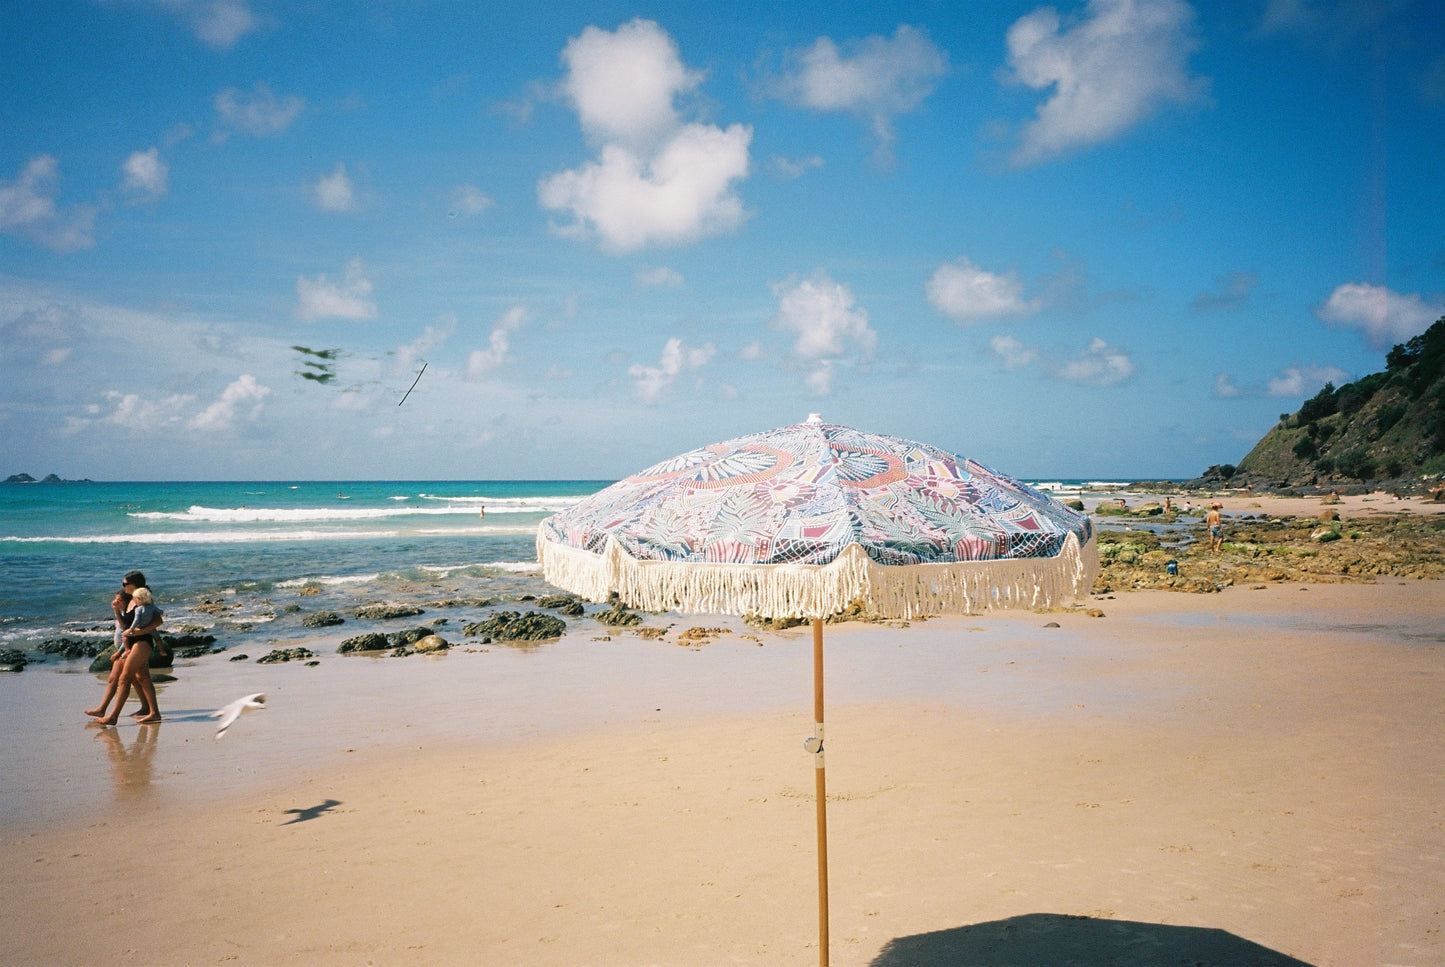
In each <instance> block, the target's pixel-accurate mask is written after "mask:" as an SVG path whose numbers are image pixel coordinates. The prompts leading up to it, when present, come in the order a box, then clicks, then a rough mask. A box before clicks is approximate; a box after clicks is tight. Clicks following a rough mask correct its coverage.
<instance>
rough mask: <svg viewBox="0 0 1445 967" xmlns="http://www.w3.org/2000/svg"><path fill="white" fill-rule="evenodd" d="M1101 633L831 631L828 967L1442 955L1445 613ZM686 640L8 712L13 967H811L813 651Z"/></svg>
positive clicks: (297, 670)
mask: <svg viewBox="0 0 1445 967" xmlns="http://www.w3.org/2000/svg"><path fill="white" fill-rule="evenodd" d="M1089 604H1090V606H1092V607H1097V608H1099V609H1101V610H1102V611H1103V612H1104V615H1105V616H1104V617H1101V618H1100V617H1090V616H1088V615H1087V614H1084V613H1067V614H1032V613H1009V614H998V615H983V616H978V617H961V618H946V619H934V620H932V621H928V622H923V623H914V624H913V626H912V627H910V628H906V629H899V628H890V627H886V626H876V625H841V626H830V627H829V628H828V629H827V656H828V659H827V660H828V668H827V685H828V703H829V704H828V717H827V718H828V733H827V739H828V742H827V748H828V751H827V756H828V758H827V764H828V784H829V793H830V802H829V815H828V819H829V826H830V857H829V859H830V873H831V876H830V881H831V898H832V938H833V939H832V948H831V949H832V962H833V963H834V964H840V965H847V964H876V965H890V967H891V965H902V964H912V965H933V964H939V965H941V964H954V963H974V962H977V963H990V964H1016V963H1049V962H1063V961H1066V960H1068V958H1070V957H1072V958H1073V960H1072V961H1071V962H1075V963H1082V964H1086V965H1087V964H1094V965H1099V964H1105V963H1109V964H1135V963H1137V964H1146V963H1148V964H1156V963H1172V962H1180V961H1182V962H1189V963H1208V964H1229V963H1242V962H1260V963H1300V962H1303V963H1308V964H1315V965H1326V964H1331V965H1333V964H1339V965H1346V964H1351V965H1352V964H1359V963H1382V964H1384V963H1388V964H1412V965H1415V964H1418V965H1425V964H1438V963H1441V962H1442V961H1445V938H1442V931H1445V913H1442V909H1445V908H1442V904H1441V901H1440V897H1442V896H1445V807H1442V803H1445V776H1442V771H1441V770H1440V768H1439V764H1440V763H1441V762H1442V761H1445V738H1442V726H1445V647H1442V646H1445V620H1442V619H1445V585H1442V584H1440V583H1438V582H1422V581H1415V582H1400V581H1386V582H1382V583H1381V584H1377V585H1347V586H1341V585H1331V586H1314V585H1306V586H1301V585H1280V586H1271V587H1269V588H1268V589H1265V590H1258V591H1254V590H1248V589H1243V588H1236V589H1229V590H1227V591H1225V592H1224V593H1222V594H1216V595H1181V594H1171V593H1167V592H1135V593H1130V594H1122V595H1118V596H1117V597H1114V598H1111V599H1104V600H1095V601H1090V602H1089ZM676 621H677V627H678V628H679V629H680V628H682V627H687V626H691V625H706V626H711V627H718V626H723V627H727V628H730V629H732V630H733V632H734V633H732V634H727V635H723V636H720V637H718V638H716V639H714V640H712V641H711V642H710V643H707V644H705V645H702V646H701V647H697V648H688V647H681V646H679V645H677V644H675V643H672V642H671V640H670V639H665V640H662V641H644V640H642V639H639V638H636V637H634V636H632V635H630V634H628V633H625V632H624V633H621V634H615V635H614V636H613V639H612V640H611V641H599V640H593V638H590V637H585V636H581V635H578V636H569V637H568V638H564V639H562V641H560V642H558V643H556V644H552V645H543V646H541V647H539V648H536V649H535V650H532V651H528V652H522V651H518V650H513V649H508V648H505V647H501V646H491V647H490V648H488V649H486V650H482V649H480V648H478V649H475V650H472V651H464V650H458V651H457V652H455V653H453V654H449V655H446V656H444V657H440V658H436V659H427V658H420V657H413V658H407V659H384V658H375V659H373V658H355V657H344V656H336V655H331V654H326V653H325V652H326V651H327V650H328V645H327V641H326V640H325V639H318V641H317V643H316V644H317V647H315V648H313V650H316V651H318V652H322V653H323V657H322V660H321V663H320V664H319V665H318V666H316V667H312V668H308V667H304V666H299V665H295V664H289V665H270V666H259V665H256V664H255V663H254V662H251V663H227V662H222V661H217V659H216V658H215V657H212V658H209V659H205V660H203V661H202V662H199V663H196V664H194V665H192V666H186V665H184V664H183V665H182V666H181V667H179V668H178V669H177V679H178V680H177V681H175V682H173V683H169V684H167V685H166V686H164V688H163V690H162V692H161V703H162V709H163V711H164V712H165V713H166V714H167V721H166V722H165V723H163V724H161V725H159V726H149V727H146V726H137V725H134V724H124V725H122V726H121V727H120V728H118V729H113V730H98V729H87V728H86V727H85V725H84V724H83V718H84V717H83V716H82V715H81V713H80V710H81V709H83V708H85V707H87V706H88V705H89V704H91V703H92V702H93V701H94V698H95V696H96V695H98V693H99V690H100V687H101V686H100V684H99V682H98V680H97V679H96V678H95V677H94V676H91V675H88V674H53V673H50V672H42V673H40V674H35V675H34V677H33V678H30V675H31V674H34V673H27V676H26V677H27V679H29V680H26V681H23V682H20V681H17V680H16V679H10V680H0V729H3V734H5V735H6V736H7V746H8V748H7V749H6V750H5V751H4V752H3V754H0V770H3V771H0V775H4V776H5V780H4V791H3V793H0V804H3V807H4V812H3V816H0V836H3V844H4V846H3V851H4V852H3V860H4V861H3V863H0V895H3V896H4V897H5V898H6V900H5V904H6V910H5V913H6V922H7V924H8V926H7V928H6V930H4V931H3V932H0V963H17V964H19V963H79V962H85V961H90V960H100V959H102V958H104V959H109V960H110V961H112V962H120V963H145V964H206V963H215V964H224V963H258V964H265V963H308V964H323V965H325V964H338V965H340V964H365V963H376V964H453V963H455V964H473V963H486V964H518V965H522V964H527V965H550V964H557V965H564V964H565V965H573V964H599V965H637V964H679V965H682V964H720V963H741V964H811V963H816V962H817V960H818V951H817V947H816V933H817V926H816V895H815V883H816V873H815V863H816V858H815V849H814V825H813V823H814V817H813V808H814V807H813V801H812V788H813V775H812V773H813V770H812V761H811V757H810V756H809V755H808V754H807V753H806V752H804V751H803V748H802V740H803V739H804V738H806V737H807V736H808V735H809V734H810V733H811V731H812V726H811V720H812V716H811V665H810V660H811V659H810V651H809V636H808V632H807V630H806V629H798V630H797V631H796V632H785V633H778V634H762V635H759V636H758V638H759V639H760V641H761V644H758V643H755V642H753V641H749V640H746V639H745V638H743V637H742V634H741V633H746V629H744V628H743V627H742V626H741V625H740V624H738V623H736V622H734V621H730V620H728V619H714V618H705V619H676ZM1052 622H1057V623H1058V625H1059V626H1060V627H1057V628H1049V627H1046V625H1048V624H1049V623H1052ZM651 623H663V622H660V621H658V620H657V619H654V620H653V622H651ZM251 691H264V692H266V693H267V694H268V696H269V699H270V707H268V708H267V709H266V710H265V711H263V712H258V713H255V714H252V715H248V716H246V717H244V718H242V719H241V720H240V721H239V722H238V723H237V725H236V726H235V727H234V728H233V730H232V731H231V732H230V733H229V734H228V735H227V736H226V737H225V738H224V739H222V740H220V741H217V740H216V739H215V738H214V737H213V735H214V724H213V722H212V720H210V719H209V718H208V717H207V713H208V712H209V711H210V710H211V709H213V708H219V707H220V706H221V705H223V704H225V703H226V702H228V701H230V700H232V699H234V698H237V697H239V696H240V695H242V694H246V693H247V692H251ZM122 841H124V842H127V843H134V844H136V845H135V846H134V847H121V846H120V845H119V844H120V843H121V842H122ZM1011 958H1012V959H1011ZM1247 958H1253V961H1251V960H1249V959H1247ZM1271 958H1273V959H1271Z"/></svg>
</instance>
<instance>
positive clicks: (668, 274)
mask: <svg viewBox="0 0 1445 967" xmlns="http://www.w3.org/2000/svg"><path fill="white" fill-rule="evenodd" d="M637 284H638V286H639V287H640V288H643V289H657V288H668V289H678V288H681V287H682V273H681V272H678V271H677V270H676V269H672V268H668V267H667V266H666V265H656V266H653V267H652V268H648V269H638V270H637Z"/></svg>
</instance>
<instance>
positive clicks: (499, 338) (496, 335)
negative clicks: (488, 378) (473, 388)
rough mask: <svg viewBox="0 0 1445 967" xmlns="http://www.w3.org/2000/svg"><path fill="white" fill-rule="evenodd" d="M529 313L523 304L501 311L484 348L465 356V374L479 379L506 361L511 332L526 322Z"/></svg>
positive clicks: (509, 347)
mask: <svg viewBox="0 0 1445 967" xmlns="http://www.w3.org/2000/svg"><path fill="white" fill-rule="evenodd" d="M528 318H529V314H528V312H527V310H526V308H525V307H524V306H512V308H510V309H508V310H507V311H506V312H504V313H502V315H501V317H500V318H499V319H498V320H497V324H496V326H495V327H493V329H492V333H491V335H490V336H489V337H488V339H487V348H486V349H474V350H472V354H471V355H470V356H468V357H467V375H468V376H471V377H472V378H473V379H480V378H481V377H483V376H485V375H487V374H488V373H490V372H491V371H492V370H494V369H496V368H497V367H498V366H500V365H502V363H504V362H506V361H507V353H508V352H509V351H510V350H511V335H510V334H511V333H512V332H515V331H516V330H518V329H520V328H521V327H522V326H524V325H525V324H526V323H527V320H528Z"/></svg>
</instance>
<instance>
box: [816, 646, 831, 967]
mask: <svg viewBox="0 0 1445 967" xmlns="http://www.w3.org/2000/svg"><path fill="white" fill-rule="evenodd" d="M813 723H814V726H815V728H816V729H817V732H816V733H814V736H813V737H814V738H815V739H816V740H817V742H818V747H817V750H816V751H815V752H814V756H815V757H816V761H815V763H814V765H815V768H814V770H813V774H814V776H815V777H816V778H815V785H816V786H817V797H818V963H819V964H821V965H822V967H828V782H827V778H826V772H827V770H826V769H824V767H823V619H822V618H814V619H813Z"/></svg>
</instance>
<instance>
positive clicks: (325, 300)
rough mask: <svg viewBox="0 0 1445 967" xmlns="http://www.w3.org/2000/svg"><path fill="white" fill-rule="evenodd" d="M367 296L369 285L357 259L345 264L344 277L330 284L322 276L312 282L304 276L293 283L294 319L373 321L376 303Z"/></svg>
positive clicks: (369, 293) (309, 320) (324, 276)
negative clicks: (294, 294)
mask: <svg viewBox="0 0 1445 967" xmlns="http://www.w3.org/2000/svg"><path fill="white" fill-rule="evenodd" d="M370 295H371V281H370V280H369V279H367V278H366V276H365V274H364V270H363V268H362V265H361V259H359V258H354V259H352V260H351V261H350V262H347V263H346V274H345V276H344V277H343V278H342V279H341V281H339V282H332V281H331V280H330V279H328V278H327V277H326V273H325V272H322V273H321V274H320V275H318V276H316V278H314V279H308V278H306V277H305V276H304V275H303V276H300V277H298V278H297V279H296V316H297V318H298V319H303V320H305V321H307V322H312V321H314V320H317V319H374V318H375V317H376V303H375V302H373V301H372V300H371V299H370V298H369V296H370Z"/></svg>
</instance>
